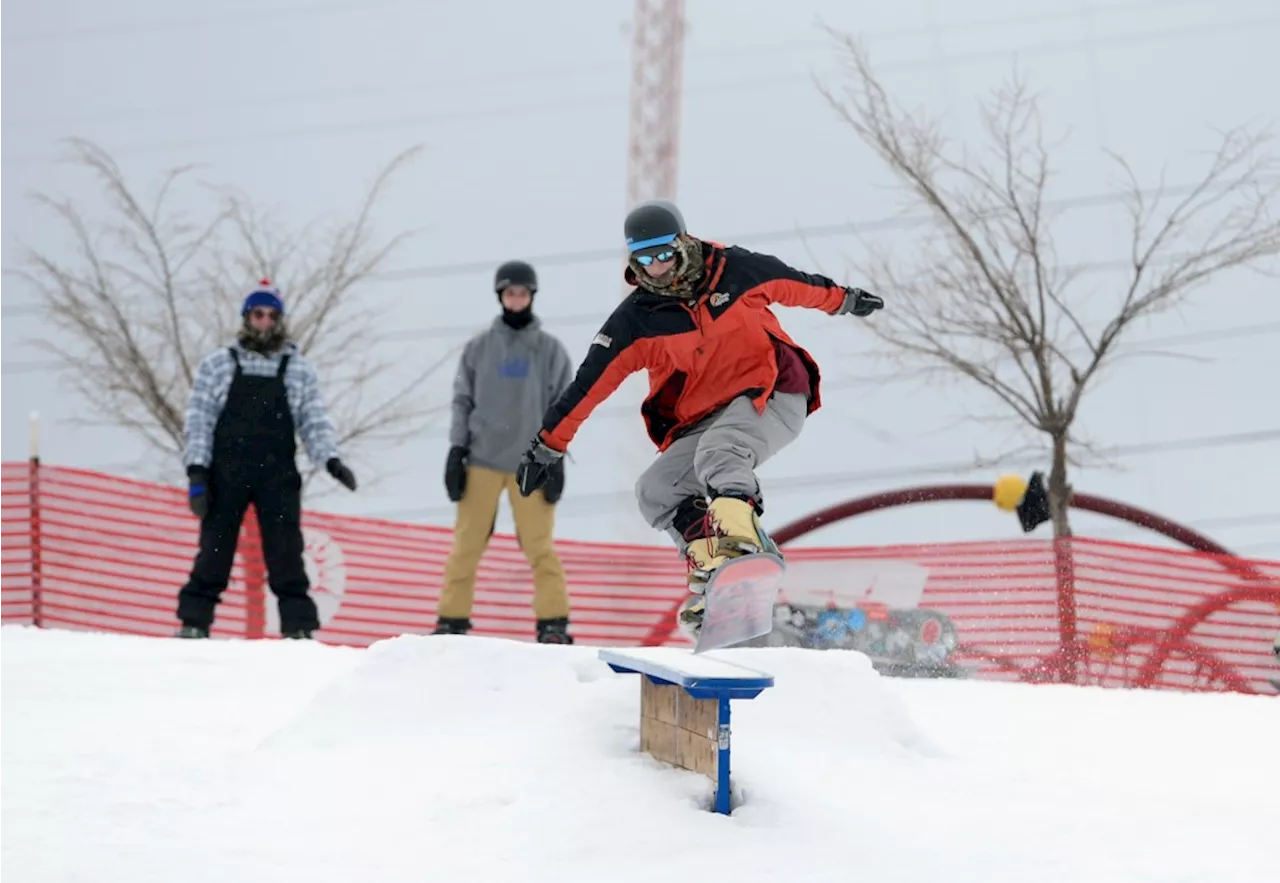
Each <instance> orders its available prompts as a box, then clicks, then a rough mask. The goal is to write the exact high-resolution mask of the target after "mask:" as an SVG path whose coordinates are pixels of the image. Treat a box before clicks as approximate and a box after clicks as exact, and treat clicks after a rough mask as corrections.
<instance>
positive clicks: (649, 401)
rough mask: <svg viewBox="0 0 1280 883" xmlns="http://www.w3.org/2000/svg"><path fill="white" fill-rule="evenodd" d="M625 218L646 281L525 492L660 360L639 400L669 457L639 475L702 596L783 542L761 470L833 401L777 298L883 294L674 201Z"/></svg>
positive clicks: (532, 453) (593, 352)
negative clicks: (730, 565) (737, 238)
mask: <svg viewBox="0 0 1280 883" xmlns="http://www.w3.org/2000/svg"><path fill="white" fill-rule="evenodd" d="M623 226H624V233H625V236H626V241H627V250H628V252H629V255H630V256H629V260H628V265H627V268H626V270H625V271H624V276H625V278H626V281H627V283H628V284H630V285H633V286H635V289H634V290H633V291H632V292H631V294H630V295H628V296H627V297H626V298H625V299H624V300H623V302H622V303H621V304H620V305H619V306H618V308H617V309H615V310H614V311H613V314H612V315H611V316H610V317H609V318H608V319H607V320H606V321H605V323H604V325H603V327H601V329H600V331H599V333H598V334H596V336H595V338H594V340H593V341H592V343H591V346H590V348H589V350H588V352H587V356H586V358H585V359H584V360H583V362H582V365H581V366H580V367H579V369H578V372H577V375H576V376H575V378H574V380H573V383H572V384H571V385H570V386H569V389H568V390H566V391H565V393H564V395H562V396H561V397H560V398H559V399H558V400H557V401H556V402H555V403H554V404H553V405H552V406H551V408H550V409H549V410H548V411H547V413H546V415H545V418H544V420H543V424H542V429H541V431H540V432H539V433H538V435H537V437H536V438H535V439H534V440H533V442H532V443H531V444H530V446H529V448H528V449H527V450H526V452H525V454H524V458H523V460H522V461H521V463H520V468H519V473H518V480H519V484H520V492H521V493H523V494H529V493H532V492H533V491H534V490H536V489H537V488H539V487H541V486H542V485H543V483H544V482H545V481H546V480H547V479H548V477H549V476H550V475H551V474H552V470H554V469H555V468H556V464H558V463H559V462H560V459H561V458H562V457H563V456H564V453H565V451H566V450H567V448H568V446H569V443H570V442H571V441H572V440H573V437H574V435H575V434H576V433H577V431H578V428H579V427H580V426H581V425H582V422H583V421H584V420H586V419H587V417H588V416H589V415H590V414H591V412H592V411H593V410H594V409H595V408H596V407H597V406H598V405H599V404H600V403H601V402H603V401H604V400H605V399H606V398H608V397H609V396H610V395H611V394H612V393H613V391H614V390H615V389H617V387H618V385H619V384H621V383H622V381H623V380H624V379H625V378H626V377H627V376H628V375H630V374H631V373H633V372H635V371H639V370H642V369H643V370H647V371H648V372H649V382H650V386H649V395H648V397H647V398H646V399H645V401H644V403H643V405H642V406H641V409H640V411H641V415H642V417H643V418H644V422H645V425H646V428H647V430H648V434H649V438H650V439H651V440H652V441H653V443H654V444H655V445H656V446H657V448H658V451H659V456H658V458H657V459H656V460H655V461H654V463H653V464H652V465H651V466H650V467H649V468H648V469H646V470H645V471H644V473H643V474H642V475H641V476H640V478H639V480H638V481H637V482H636V488H635V491H636V500H637V503H638V504H639V508H640V513H641V515H642V516H643V517H644V518H645V520H646V521H647V522H648V523H649V524H650V525H651V526H653V527H654V528H655V529H657V530H661V531H665V532H666V533H667V534H668V535H669V536H670V537H671V538H672V540H673V541H674V542H675V544H676V546H677V548H678V549H680V551H681V553H682V554H683V555H684V557H685V560H686V562H687V565H688V584H689V588H690V590H691V591H693V592H695V593H697V594H698V595H701V593H702V589H703V587H704V586H705V584H706V582H707V581H708V579H709V578H710V576H711V574H712V573H713V572H714V571H715V569H716V568H717V567H719V566H721V565H722V564H724V562H725V561H726V560H728V559H729V558H733V557H738V556H741V555H744V554H750V553H754V552H761V551H765V552H773V553H775V554H777V553H778V549H777V546H776V545H775V544H774V543H773V542H772V541H771V540H770V539H769V537H768V534H767V533H766V532H765V530H764V528H763V526H762V525H761V522H760V516H761V515H762V514H763V512H764V505H763V499H762V496H761V493H760V484H759V482H758V481H757V480H756V475H755V469H756V467H758V466H759V465H760V464H762V463H763V462H765V461H766V460H767V459H769V458H770V457H772V456H773V455H774V454H776V453H778V451H780V450H781V449H782V448H784V447H785V446H786V445H788V444H790V443H791V442H792V441H794V440H795V438H796V437H797V436H798V435H799V433H800V430H801V428H802V426H803V424H804V421H805V418H806V417H807V416H808V415H809V414H812V413H813V412H814V411H816V410H817V409H818V407H819V405H820V404H821V398H820V395H819V392H820V391H819V372H818V366H817V364H816V362H815V361H814V360H813V358H812V357H811V356H810V355H809V353H807V352H806V351H805V350H804V349H802V348H801V347H799V346H798V345H796V343H795V342H794V341H792V339H791V338H790V337H789V336H788V335H787V333H786V332H785V331H783V329H782V326H781V324H780V323H779V322H778V318H777V317H776V316H775V315H774V314H773V312H772V311H771V310H770V309H769V307H770V305H772V304H775V303H776V304H782V305H785V306H800V307H812V308H813V309H818V310H822V311H824V312H826V313H830V314H833V315H836V314H844V313H851V314H852V315H854V316H859V317H865V316H869V315H870V314H871V313H872V312H874V311H875V310H878V309H881V308H882V307H883V306H884V302H883V300H881V299H880V298H879V297H877V296H875V295H873V294H870V293H868V292H866V291H863V290H862V289H859V288H846V287H843V286H841V285H838V284H836V283H835V282H834V281H832V280H831V279H828V278H826V277H825V276H818V275H814V274H810V273H804V272H801V271H799V270H795V269H793V268H791V267H789V266H787V265H786V264H785V263H783V262H782V261H781V260H779V259H778V258H776V257H773V256H771V255H766V254H759V253H756V252H752V251H748V250H747V249H744V248H741V247H737V246H725V245H721V244H719V243H717V242H712V241H708V240H703V239H699V238H696V237H694V236H691V235H690V234H689V233H688V231H687V229H686V228H685V222H684V218H683V217H682V216H681V213H680V210H679V209H678V208H677V207H676V206H675V205H674V204H672V203H671V202H669V201H666V200H654V201H650V202H646V203H643V204H641V205H639V206H637V207H636V208H635V209H634V210H632V211H631V212H630V213H629V214H628V215H627V218H626V221H625V223H624V225H623ZM702 606H703V605H701V604H700V600H699V599H698V598H696V597H695V598H691V599H690V602H689V603H687V604H686V605H685V608H684V609H683V610H682V618H683V617H685V616H686V615H687V617H688V619H690V620H692V621H693V622H695V623H696V622H697V621H698V618H699V617H700V616H701V611H702ZM695 629H696V626H695Z"/></svg>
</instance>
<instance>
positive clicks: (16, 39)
mask: <svg viewBox="0 0 1280 883" xmlns="http://www.w3.org/2000/svg"><path fill="white" fill-rule="evenodd" d="M393 6H409V7H413V8H421V7H422V4H421V3H420V2H418V0H355V2H342V3H314V4H311V5H308V6H282V7H277V8H275V9H263V8H261V7H259V6H254V7H252V11H250V10H248V9H240V10H234V11H232V10H229V9H228V8H227V7H226V6H222V7H215V8H221V9H222V10H223V11H228V12H231V14H230V15H226V16H202V17H200V18H185V19H167V20H160V21H154V20H153V21H131V22H113V23H111V24H107V25H93V26H91V27H71V28H62V29H60V30H52V31H29V32H27V33H23V32H21V31H19V32H18V33H17V34H13V33H6V34H5V35H4V46H5V48H12V47H18V46H28V45H33V44H37V43H59V42H65V41H67V40H80V39H92V38H94V37H104V36H105V37H110V36H116V35H119V34H126V35H130V36H132V35H134V34H144V33H147V32H151V31H189V30H192V29H195V28H208V27H227V28H233V29H235V30H242V29H243V28H244V27H245V25H246V24H247V23H249V22H255V21H266V20H269V19H289V18H302V17H315V16H319V15H331V14H333V13H344V12H362V13H363V12H366V11H368V10H369V9H374V8H386V7H393Z"/></svg>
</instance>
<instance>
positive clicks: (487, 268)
mask: <svg viewBox="0 0 1280 883" xmlns="http://www.w3.org/2000/svg"><path fill="white" fill-rule="evenodd" d="M1258 180H1259V183H1262V184H1270V183H1276V182H1277V180H1280V179H1276V178H1272V177H1262V178H1259V179H1258ZM1200 186H1201V184H1200V183H1198V182H1197V183H1187V184H1178V185H1174V186H1172V187H1168V186H1166V187H1163V188H1159V189H1155V188H1152V189H1146V190H1139V191H1137V195H1140V196H1141V197H1142V198H1144V199H1148V198H1150V199H1156V198H1169V197H1173V196H1185V195H1186V194H1189V193H1191V192H1192V191H1194V190H1196V189H1197V188H1199V187H1200ZM1131 195H1133V194H1131V193H1129V192H1127V191H1104V192H1101V193H1093V194H1087V195H1083V196H1069V197H1058V198H1055V199H1046V200H1044V201H1043V206H1044V207H1045V208H1049V209H1080V208H1097V207H1099V206H1104V205H1109V204H1112V203H1116V202H1121V201H1123V200H1124V199H1126V198H1128V197H1129V196H1131ZM933 222H934V218H933V216H932V215H928V214H922V215H894V216H889V217H884V218H873V219H871V220H869V221H845V222H843V223H838V224H814V225H809V226H803V227H792V228H790V229H778V230H765V231H757V232H755V233H745V234H740V235H737V236H716V237H712V238H714V239H715V240H716V241H719V242H729V243H733V244H739V245H750V244H760V243H768V242H781V241H788V240H793V239H824V238H827V237H831V236H839V235H842V234H857V233H874V232H879V231H883V230H909V229H912V228H915V227H920V226H924V225H926V224H930V223H933ZM625 256H626V249H625V248H624V247H623V246H612V247H609V248H591V249H580V250H577V251H562V252H547V253H544V254H540V255H531V256H526V257H525V260H528V261H529V262H530V263H532V264H534V265H535V266H544V267H549V266H573V265H580V264H593V263H602V262H605V261H611V262H612V261H616V262H618V263H619V264H621V262H622V261H623V260H624V259H625ZM502 260H505V258H502V259H497V260H495V259H493V258H487V259H485V260H482V261H464V262H459V263H452V264H429V265H426V266H422V267H406V268H405V269H402V270H384V271H382V272H379V273H371V274H370V275H369V276H368V277H366V281H368V282H377V283H385V282H402V281H405V280H412V279H442V278H449V277H456V276H469V275H474V274H481V273H486V274H487V273H491V272H493V268H494V267H496V266H498V264H500V263H502ZM1131 266H1132V262H1131V260H1130V259H1127V258H1123V259H1122V258H1116V259H1111V260H1105V261H1085V262H1081V263H1078V264H1073V265H1071V267H1070V268H1071V269H1073V270H1076V271H1078V272H1098V271H1102V270H1116V269H1126V268H1128V267H1131ZM3 275H5V276H12V277H15V278H19V279H21V278H26V274H25V273H23V272H21V271H18V270H4V271H3ZM420 294H421V295H431V294H433V292H421V293H420ZM434 294H435V295H436V296H439V297H445V296H448V295H449V292H434ZM40 310H41V307H40V305H39V304H32V303H23V304H11V305H9V306H3V307H0V317H2V318H6V319H8V318H20V317H23V316H31V315H38V314H39V312H40Z"/></svg>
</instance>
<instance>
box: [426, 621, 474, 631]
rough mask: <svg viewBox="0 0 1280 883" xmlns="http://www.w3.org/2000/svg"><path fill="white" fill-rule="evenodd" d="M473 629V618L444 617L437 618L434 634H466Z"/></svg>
mask: <svg viewBox="0 0 1280 883" xmlns="http://www.w3.org/2000/svg"><path fill="white" fill-rule="evenodd" d="M469 631H471V620H470V619H466V618H457V619H454V618H443V619H438V620H436V627H435V630H434V631H432V632H431V634H433V635H465V634H466V633H467V632H469Z"/></svg>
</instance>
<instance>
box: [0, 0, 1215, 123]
mask: <svg viewBox="0 0 1280 883" xmlns="http://www.w3.org/2000/svg"><path fill="white" fill-rule="evenodd" d="M405 5H409V6H418V5H419V4H417V3H409V2H406V0H382V2H370V3H330V4H323V5H320V6H306V7H289V8H285V9H280V10H265V11H261V12H259V13H257V14H253V15H251V14H248V13H241V14H237V15H234V16H233V17H230V18H227V19H225V20H223V19H215V20H212V21H214V22H216V23H219V24H227V25H232V26H235V27H240V26H242V25H243V24H244V22H245V20H246V19H253V18H265V17H271V18H284V17H295V16H303V15H319V14H330V13H333V12H345V11H348V10H359V11H361V12H366V11H368V7H399V6H405ZM1175 6H1192V7H1206V6H1207V7H1210V8H1214V9H1215V10H1218V11H1220V10H1221V6H1222V4H1221V3H1220V2H1219V3H1216V4H1215V3H1212V2H1206V0H1156V2H1150V0H1147V2H1137V3H1120V4H1111V5H1108V6H1106V7H1103V8H1100V9H1098V10H1095V14H1101V15H1107V14H1113V13H1118V12H1133V11H1141V10H1146V9H1154V8H1159V9H1160V10H1161V11H1167V10H1168V9H1169V8H1171V7H1175ZM1078 16H1079V11H1078V10H1075V9H1058V10H1049V11H1045V12H1037V13H1031V14H1025V15H1011V16H1002V17H997V18H986V19H971V20H968V21H961V22H954V23H948V24H947V26H946V29H945V30H946V31H947V32H948V33H963V32H965V31H972V30H984V31H985V30H988V29H990V28H992V27H997V26H1001V25H1010V24H1039V23H1043V22H1050V21H1059V20H1064V19H1065V20H1073V19H1075V18H1077V17H1078ZM210 21H211V20H209V19H200V20H196V21H191V20H188V21H170V22H135V23H132V24H128V25H118V24H113V25H110V26H106V27H103V28H70V29H68V30H67V31H65V32H61V33H65V34H66V35H67V36H68V37H70V38H72V39H76V38H82V37H87V36H96V35H98V34H108V35H110V34H115V33H120V32H126V33H141V32H144V31H145V30H149V29H153V28H154V29H169V28H174V29H177V28H184V29H185V28H190V27H195V26H199V25H202V24H204V25H207V24H209V23H210ZM936 30H938V29H937V28H936V27H935V26H933V25H911V26H907V27H901V28H887V29H885V30H882V31H870V32H865V33H864V34H863V36H864V38H866V39H869V40H873V41H876V42H885V41H890V40H896V39H904V38H911V37H917V36H921V35H927V34H931V33H933V32H935V31H936ZM59 33H60V32H56V31H53V32H34V33H31V34H18V35H17V36H16V37H11V36H10V35H8V34H6V35H5V40H4V43H5V45H6V46H21V45H24V44H26V43H29V42H44V41H48V40H56V39H57V38H58V34H59ZM822 47H828V48H830V47H831V43H830V41H827V40H821V41H819V40H814V39H804V40H794V39H792V40H774V41H767V42H764V43H756V44H747V45H733V46H722V47H714V46H712V47H705V48H699V49H698V50H697V55H696V58H695V59H692V60H693V61H698V60H701V59H705V58H717V57H723V56H728V55H743V54H750V55H753V56H755V55H759V54H760V53H762V52H767V53H771V54H776V53H778V52H781V51H804V52H813V51H814V49H817V48H822ZM920 63H921V64H924V63H925V62H920ZM890 64H892V62H891V63H890ZM617 67H619V62H618V61H610V62H602V63H598V64H577V65H558V66H555V67H545V68H533V69H529V70H523V71H511V72H504V73H496V74H485V75H481V76H475V77H456V78H450V79H443V80H431V81H426V82H418V83H412V84H408V85H402V86H396V87H393V88H389V87H388V86H387V85H386V84H369V85H362V86H347V87H341V88H329V89H311V90H306V91H302V92H289V93H281V94H276V95H268V96H255V97H252V98H246V99H239V100H235V101H219V102H212V103H205V104H194V103H190V102H187V103H184V104H181V105H169V106H167V107H154V106H153V107H150V108H138V107H134V108H125V109H119V110H108V111H103V112H98V113H90V114H82V115H78V116H76V117H74V119H75V120H76V121H78V122H83V121H85V120H113V119H118V120H137V119H146V118H149V117H158V116H163V117H172V116H174V115H176V114H182V113H190V114H203V113H208V112H209V111H211V110H215V109H219V108H229V109H235V108H244V107H271V106H274V105H280V104H294V103H298V102H309V101H316V100H324V99H326V98H339V97H360V96H369V95H388V94H396V93H404V92H408V93H413V94H420V93H421V92H422V91H423V90H430V89H445V88H447V89H449V90H450V91H451V92H456V91H457V88H458V87H459V86H468V85H482V86H488V85H504V84H507V83H526V82H530V81H534V80H539V79H544V78H548V77H552V78H554V77H559V76H564V75H574V74H584V73H592V72H598V71H601V70H612V69H615V68H617ZM67 120H68V118H67V117H44V118H41V117H17V118H10V119H9V120H7V121H6V122H7V124H8V125H9V126H10V127H11V129H10V130H11V131H13V130H21V129H22V128H24V127H28V128H29V127H32V126H41V125H46V126H48V125H62V124H64V123H65V122H66V121H67Z"/></svg>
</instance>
